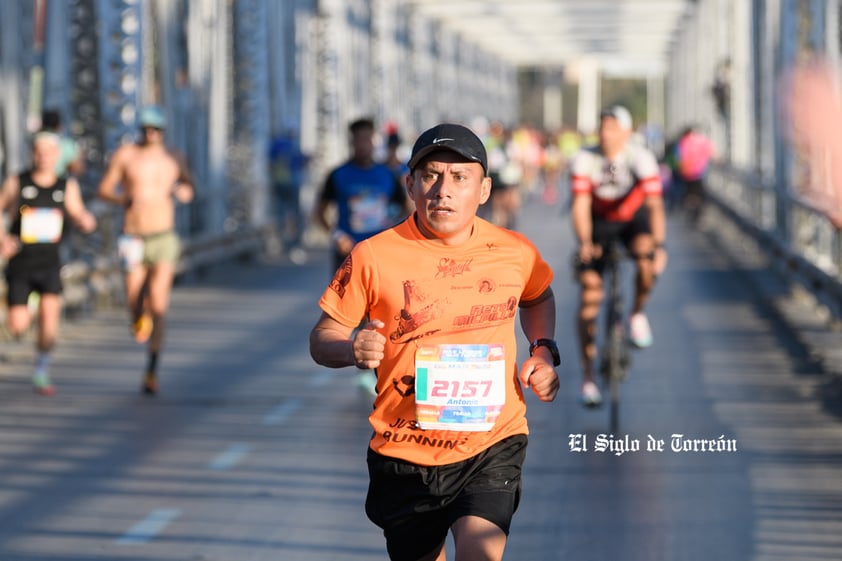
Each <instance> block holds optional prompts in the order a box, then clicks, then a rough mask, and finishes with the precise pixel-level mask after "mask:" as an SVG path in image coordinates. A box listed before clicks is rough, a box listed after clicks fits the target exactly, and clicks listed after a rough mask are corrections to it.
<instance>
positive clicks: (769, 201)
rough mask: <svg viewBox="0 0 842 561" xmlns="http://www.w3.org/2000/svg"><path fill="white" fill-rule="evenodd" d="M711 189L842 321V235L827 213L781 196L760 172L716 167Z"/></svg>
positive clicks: (778, 263)
mask: <svg viewBox="0 0 842 561" xmlns="http://www.w3.org/2000/svg"><path fill="white" fill-rule="evenodd" d="M708 191H709V195H710V196H709V199H710V201H711V202H712V203H713V204H715V205H716V206H717V207H718V208H719V210H720V211H721V212H723V213H724V214H725V215H726V216H727V217H729V218H730V219H732V220H733V221H734V222H735V223H736V224H737V225H738V226H739V227H740V228H741V230H743V231H744V232H745V233H747V234H748V235H750V236H751V237H753V238H754V239H756V240H757V241H758V242H759V246H760V247H761V248H763V249H764V250H765V251H766V253H767V255H768V256H769V257H770V260H771V263H772V264H773V266H775V268H776V269H777V270H778V271H779V272H781V273H782V274H784V275H785V276H786V277H787V278H788V279H789V280H791V281H793V282H796V283H798V284H800V285H801V286H802V287H804V288H805V289H806V290H807V291H808V292H810V293H811V294H813V295H814V296H815V298H816V299H817V300H818V301H819V302H821V303H822V304H823V305H824V306H826V307H827V308H828V310H829V311H830V312H831V313H832V314H833V315H834V316H835V317H836V318H838V319H842V231H840V230H839V229H837V228H836V227H835V226H834V225H833V224H832V223H831V221H830V220H829V219H828V217H827V216H826V215H825V214H823V213H822V212H821V211H820V210H819V209H817V208H815V207H814V206H812V205H810V204H809V203H808V202H806V201H804V200H802V199H800V198H799V197H797V196H796V195H795V194H792V193H786V194H781V193H779V192H778V191H777V190H775V189H774V186H773V185H771V184H769V183H768V182H765V181H764V180H763V179H762V178H761V177H760V176H759V175H757V174H754V173H750V172H745V171H741V170H736V169H734V168H731V167H726V166H715V167H713V169H712V170H711V172H710V175H709V177H708ZM779 217H780V218H779Z"/></svg>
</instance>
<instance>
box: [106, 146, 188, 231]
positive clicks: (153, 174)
mask: <svg viewBox="0 0 842 561" xmlns="http://www.w3.org/2000/svg"><path fill="white" fill-rule="evenodd" d="M117 184H121V185H122V196H121V195H118V194H116V186H117ZM101 192H102V193H103V195H104V197H105V198H107V199H109V200H111V201H112V202H117V203H122V204H123V205H124V208H125V215H124V226H123V230H124V232H125V233H126V234H133V235H146V234H156V233H159V232H166V231H169V230H172V229H173V228H174V227H175V202H176V199H177V200H178V201H180V202H189V200H190V199H191V198H192V187H191V185H190V182H189V179H187V173H186V170H185V168H184V166H183V164H182V163H181V161H180V160H179V158H178V157H177V156H176V155H175V154H173V153H172V152H171V151H170V150H168V149H167V148H166V146H164V145H163V144H151V145H141V144H128V145H124V146H121V147H120V148H119V149H118V150H117V151H116V152H115V153H114V157H113V158H112V161H111V164H110V165H109V168H108V170H107V171H106V176H105V177H104V178H103V190H102V191H101Z"/></svg>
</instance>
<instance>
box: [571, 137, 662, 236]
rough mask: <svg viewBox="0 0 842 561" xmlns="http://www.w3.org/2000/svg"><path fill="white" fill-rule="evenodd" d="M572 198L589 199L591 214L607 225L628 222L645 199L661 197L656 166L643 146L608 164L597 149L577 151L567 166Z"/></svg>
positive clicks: (653, 159)
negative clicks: (573, 196)
mask: <svg viewBox="0 0 842 561" xmlns="http://www.w3.org/2000/svg"><path fill="white" fill-rule="evenodd" d="M570 175H571V187H572V190H573V194H574V195H577V194H583V193H588V194H590V195H591V197H592V199H591V200H592V202H591V209H592V210H591V214H592V215H593V217H594V218H595V219H600V220H606V221H608V222H629V221H630V220H631V219H632V218H633V217H634V215H635V213H636V212H637V211H638V210H639V209H640V207H641V206H643V202H644V201H645V200H646V197H648V196H650V195H661V192H662V184H661V174H660V169H659V168H658V162H657V160H656V159H655V156H654V154H652V152H650V151H649V150H648V149H647V148H645V147H644V146H639V145H636V144H629V145H627V146H626V148H625V150H623V152H622V153H621V154H620V155H619V156H617V157H616V158H614V159H613V160H609V159H608V158H606V157H605V156H604V155H603V154H602V152H601V151H600V149H599V147H598V146H594V147H590V148H585V149H583V150H580V151H579V152H578V153H577V154H576V156H575V157H574V158H573V161H572V162H571V164H570Z"/></svg>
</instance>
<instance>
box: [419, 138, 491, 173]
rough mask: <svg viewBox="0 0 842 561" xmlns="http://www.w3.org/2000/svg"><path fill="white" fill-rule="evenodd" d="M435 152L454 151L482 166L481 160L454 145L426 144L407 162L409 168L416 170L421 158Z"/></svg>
mask: <svg viewBox="0 0 842 561" xmlns="http://www.w3.org/2000/svg"><path fill="white" fill-rule="evenodd" d="M433 152H453V153H454V154H459V155H460V156H462V157H463V158H465V160H467V161H469V162H474V163H477V164H479V165H480V166H482V162H481V161H479V160H478V159H477V158H475V157H474V156H471V155H470V154H467V153H465V152H463V151H462V150H459V149H458V148H454V147H453V146H447V145H443V144H433V145H431V146H425V147H424V148H422V149H421V150H419V151H418V153H417V154H415V155H414V156H413V157H412V159H411V160H409V163H408V164H407V165H408V166H409V169H411V170H414V169H415V166H417V165H418V164H419V163H420V162H421V160H423V159H424V158H426V157H427V156H429V155H430V154H432V153H433ZM482 169H483V171H485V166H483V167H482Z"/></svg>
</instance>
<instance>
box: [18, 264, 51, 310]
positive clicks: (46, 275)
mask: <svg viewBox="0 0 842 561" xmlns="http://www.w3.org/2000/svg"><path fill="white" fill-rule="evenodd" d="M61 291H62V283H61V270H60V269H59V267H37V268H32V269H24V268H22V267H18V268H16V270H15V271H14V272H12V271H7V273H6V301H7V303H8V305H9V306H23V305H25V304H26V303H27V301H28V300H29V294H30V293H32V292H38V293H39V294H61Z"/></svg>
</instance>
